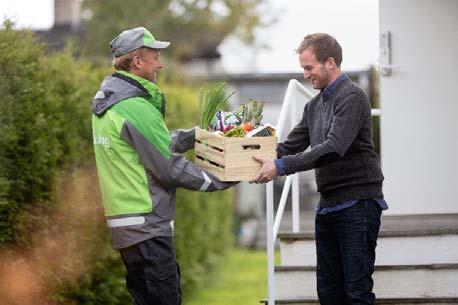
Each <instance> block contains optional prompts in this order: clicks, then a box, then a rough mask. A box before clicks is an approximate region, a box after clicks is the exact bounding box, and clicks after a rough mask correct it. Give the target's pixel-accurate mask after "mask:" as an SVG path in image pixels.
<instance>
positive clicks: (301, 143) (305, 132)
mask: <svg viewBox="0 0 458 305" xmlns="http://www.w3.org/2000/svg"><path fill="white" fill-rule="evenodd" d="M307 108H308V104H306V105H305V107H304V113H303V115H302V119H301V120H300V122H299V123H298V124H297V125H296V126H295V127H294V128H293V130H291V132H290V133H289V134H288V136H287V138H286V140H285V141H284V142H282V143H279V144H278V146H277V156H278V157H279V158H280V157H283V156H288V155H294V154H297V153H299V152H302V151H304V150H306V149H307V147H309V145H310V138H309V127H308V122H307Z"/></svg>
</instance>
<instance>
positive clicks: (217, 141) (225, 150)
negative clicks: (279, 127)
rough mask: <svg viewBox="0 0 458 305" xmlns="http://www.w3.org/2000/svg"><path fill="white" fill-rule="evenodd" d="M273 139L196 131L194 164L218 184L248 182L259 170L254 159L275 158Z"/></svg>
mask: <svg viewBox="0 0 458 305" xmlns="http://www.w3.org/2000/svg"><path fill="white" fill-rule="evenodd" d="M276 148H277V142H276V137H275V136H272V137H246V138H239V137H234V138H226V137H222V136H219V135H215V134H213V133H211V132H208V131H206V130H203V129H200V128H196V146H195V152H196V165H198V166H199V167H200V168H202V169H203V170H205V171H207V172H209V173H211V174H212V175H215V176H216V177H218V178H219V179H220V180H221V181H250V180H252V179H253V178H254V177H255V176H256V173H257V172H258V170H259V169H260V168H261V164H260V163H258V162H256V161H255V160H254V159H253V156H259V157H267V158H270V159H274V158H276V156H277V152H276Z"/></svg>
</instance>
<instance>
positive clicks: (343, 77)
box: [321, 73, 348, 100]
mask: <svg viewBox="0 0 458 305" xmlns="http://www.w3.org/2000/svg"><path fill="white" fill-rule="evenodd" d="M347 79H348V76H347V75H346V74H345V73H342V74H340V76H339V77H338V78H337V79H336V80H335V81H333V82H332V83H331V84H330V85H328V86H327V87H326V88H324V89H323V90H322V91H321V96H322V98H323V100H327V99H328V98H329V97H330V96H331V95H333V94H334V92H335V91H336V90H337V87H338V86H339V85H340V84H341V83H342V82H343V81H345V80H347Z"/></svg>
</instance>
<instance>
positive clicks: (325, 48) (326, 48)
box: [296, 33, 342, 67]
mask: <svg viewBox="0 0 458 305" xmlns="http://www.w3.org/2000/svg"><path fill="white" fill-rule="evenodd" d="M309 48H311V50H312V52H313V53H314V54H315V57H316V59H317V60H318V62H320V63H322V64H323V63H324V62H325V61H326V60H327V59H328V58H329V57H332V58H334V61H335V62H336V65H337V67H340V64H341V63H342V47H341V46H340V44H339V43H338V42H337V40H336V39H335V38H334V37H332V36H331V35H328V34H325V33H315V34H310V35H307V36H305V37H304V39H303V40H302V42H301V44H300V45H299V47H298V48H297V50H296V52H297V54H301V53H302V52H304V51H305V50H306V49H309Z"/></svg>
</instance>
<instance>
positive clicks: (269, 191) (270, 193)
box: [266, 181, 275, 305]
mask: <svg viewBox="0 0 458 305" xmlns="http://www.w3.org/2000/svg"><path fill="white" fill-rule="evenodd" d="M273 219H274V183H273V182H272V181H270V182H268V183H267V185H266V223H267V287H268V294H269V295H268V300H267V302H268V303H267V304H268V305H275V289H274V288H275V287H274V272H275V269H274V268H275V267H274V258H275V257H274V255H275V253H274V246H275V239H274V237H273V233H272V230H273V226H272V223H273ZM269 224H270V225H269Z"/></svg>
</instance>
